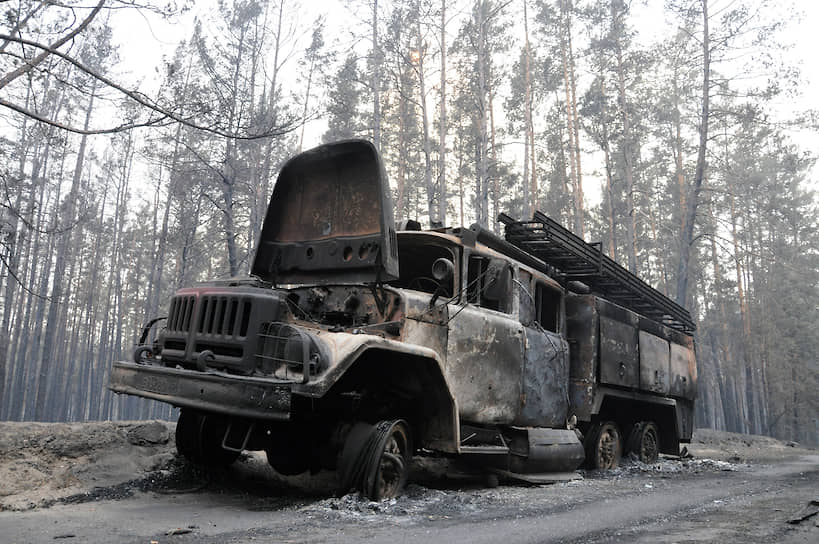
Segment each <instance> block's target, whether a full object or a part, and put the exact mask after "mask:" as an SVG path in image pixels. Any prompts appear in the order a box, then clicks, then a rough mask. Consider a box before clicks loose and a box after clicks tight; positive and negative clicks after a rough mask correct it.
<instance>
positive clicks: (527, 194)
mask: <svg viewBox="0 0 819 544" xmlns="http://www.w3.org/2000/svg"><path fill="white" fill-rule="evenodd" d="M528 3H529V2H528V0H523V35H524V40H525V42H524V67H523V69H524V77H523V79H524V85H525V89H524V109H525V111H524V116H525V124H526V143H525V152H524V155H526V156H525V157H524V159H523V162H524V164H523V172H524V174H523V202H524V210H523V213H524V219H529V218H531V217H532V214H533V213H534V211H535V210H536V209H537V207H538V188H537V157H536V155H537V152H536V150H535V127H534V122H533V120H532V117H533V115H532V114H533V112H532V110H533V105H532V102H533V101H532V48H531V46H530V44H529V12H528V9H527V4H528ZM529 161H531V165H530V164H529Z"/></svg>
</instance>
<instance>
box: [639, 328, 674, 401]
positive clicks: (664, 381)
mask: <svg viewBox="0 0 819 544" xmlns="http://www.w3.org/2000/svg"><path fill="white" fill-rule="evenodd" d="M639 336H640V388H642V389H644V390H646V391H651V392H653V393H661V394H663V395H666V394H668V388H669V384H670V381H669V347H668V341H667V340H665V339H664V338H660V337H659V336H654V335H653V334H650V333H647V332H645V331H640V334H639Z"/></svg>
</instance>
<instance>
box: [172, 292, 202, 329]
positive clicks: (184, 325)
mask: <svg viewBox="0 0 819 544" xmlns="http://www.w3.org/2000/svg"><path fill="white" fill-rule="evenodd" d="M195 303H196V297H194V296H192V295H191V296H184V297H174V298H173V300H171V309H170V311H169V312H168V323H167V325H166V326H167V328H168V330H169V331H173V332H188V331H189V330H190V329H191V317H192V316H193V307H194V304H195Z"/></svg>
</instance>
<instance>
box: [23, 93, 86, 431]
mask: <svg viewBox="0 0 819 544" xmlns="http://www.w3.org/2000/svg"><path fill="white" fill-rule="evenodd" d="M95 96H96V85H92V87H91V97H90V98H89V100H88V107H87V108H86V110H85V122H84V124H83V128H84V130H88V127H89V126H90V125H91V113H92V111H93V107H94V98H95ZM87 145H88V137H87V136H85V135H83V136H82V138H81V139H80V148H79V151H78V152H77V162H76V164H75V167H74V177H73V179H72V182H71V192H70V193H69V194H68V197H67V201H66V212H65V214H66V221H65V222H64V223H63V224H64V225H65V226H66V228H67V230H66V231H65V232H64V233H63V234H62V236H61V241H60V243H59V244H58V246H57V257H56V260H55V263H54V270H55V275H54V285H53V287H52V290H51V300H50V302H49V307H48V317H47V321H46V330H45V333H44V335H43V355H42V359H41V362H40V368H39V372H38V378H37V395H36V406H35V410H34V418H35V419H36V420H37V421H42V420H43V417H44V415H45V408H46V400H47V399H46V396H47V388H46V386H47V383H48V376H49V373H50V372H51V366H52V359H53V357H54V349H53V348H54V336H55V334H56V332H57V330H58V326H59V324H58V323H57V310H58V307H59V305H60V304H62V303H64V302H65V301H64V300H63V280H64V278H63V277H62V273H63V271H64V270H65V267H66V263H67V259H68V258H69V257H70V256H69V255H68V251H69V249H70V244H71V232H72V230H73V229H72V226H73V221H74V215H75V212H76V205H77V197H78V196H79V195H78V192H79V189H80V182H81V180H82V172H83V167H84V163H85V152H86V147H87Z"/></svg>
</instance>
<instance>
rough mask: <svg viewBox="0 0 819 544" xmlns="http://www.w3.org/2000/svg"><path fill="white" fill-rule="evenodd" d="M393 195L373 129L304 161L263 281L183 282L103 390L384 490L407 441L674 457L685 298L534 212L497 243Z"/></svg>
mask: <svg viewBox="0 0 819 544" xmlns="http://www.w3.org/2000/svg"><path fill="white" fill-rule="evenodd" d="M389 195H390V191H389V187H388V185H387V181H386V176H385V173H384V167H383V164H382V162H381V159H380V157H379V155H378V153H377V152H376V150H375V148H374V147H373V146H372V145H371V144H370V143H368V142H365V141H360V140H352V141H344V142H338V143H334V144H328V145H324V146H321V147H318V148H316V149H313V150H311V151H307V152H304V153H302V154H300V155H298V156H296V157H295V158H293V159H291V160H290V161H289V162H287V163H286V164H285V166H284V167H283V168H282V170H281V172H280V174H279V176H278V180H277V183H276V185H275V189H274V192H273V196H272V198H271V201H270V205H269V208H268V210H267V215H266V217H265V220H264V225H263V228H262V233H261V238H260V240H259V244H258V250H257V252H256V255H255V260H254V262H253V265H252V270H251V274H252V276H251V277H249V278H247V279H231V280H226V281H214V282H209V283H204V284H200V285H197V286H195V287H189V288H184V289H181V290H179V291H178V292H177V293H176V294H175V295H174V296H173V298H172V299H171V302H170V308H169V310H168V315H167V318H164V322H163V321H160V322H159V326H158V331H157V333H156V335H155V339H153V340H149V338H150V337H151V335H150V334H149V330H148V328H146V330H145V331H144V332H143V335H142V340H141V342H142V344H141V345H139V346H137V348H136V350H135V352H134V357H133V361H119V362H115V363H114V365H113V368H112V373H111V383H110V388H111V389H112V390H113V391H115V392H117V393H125V394H130V395H138V396H141V397H145V398H149V399H156V400H159V401H162V402H167V403H170V404H172V405H174V406H177V407H179V408H180V409H181V410H180V416H179V421H178V424H177V427H176V445H177V449H178V451H179V453H180V454H181V455H183V456H184V457H186V458H187V459H189V460H191V461H193V462H197V463H202V464H205V465H222V466H224V465H228V464H230V463H232V462H233V461H235V460H236V459H237V457H238V456H239V454H240V453H241V452H242V451H243V450H264V451H265V452H266V454H267V458H268V461H269V463H270V465H271V466H272V467H273V468H274V469H275V470H276V471H278V472H280V473H282V474H287V475H290V474H298V473H302V472H305V471H318V470H321V469H329V470H337V471H338V475H339V481H340V490H341V491H343V492H346V491H348V490H350V489H358V490H360V491H361V492H362V493H364V494H365V495H367V496H369V497H370V498H372V499H374V500H378V499H382V498H386V497H391V496H394V495H395V494H397V493H398V492H399V491H400V490H401V488H402V486H403V485H404V484H405V482H406V479H407V474H408V471H409V465H410V459H411V457H412V456H413V455H420V454H423V455H439V456H452V457H457V458H459V459H462V460H464V461H468V462H471V463H472V464H473V465H474V466H477V467H481V468H482V469H485V470H487V471H497V472H500V473H501V474H505V475H507V476H511V477H517V478H521V479H524V480H529V481H538V480H537V478H538V477H539V476H541V475H543V474H544V473H554V472H566V471H574V470H575V469H576V468H577V467H578V466H579V465H580V464H581V463H582V462H583V461H584V459H585V462H586V464H587V465H588V466H590V467H593V468H611V467H614V466H616V465H617V464H618V461H619V459H620V456H621V455H622V454H623V452H633V453H635V454H636V455H637V456H638V457H639V458H640V459H642V460H643V461H647V462H650V461H653V460H655V459H656V458H657V456H658V454H659V453H666V454H672V455H677V454H679V448H680V442H688V441H690V438H691V433H692V416H693V402H694V397H695V391H696V362H695V355H694V343H693V338H692V333H693V330H694V324H693V322H692V320H691V317H690V316H689V314H688V312H687V311H686V310H685V309H683V308H682V307H680V306H678V305H677V304H675V303H674V302H672V301H671V300H669V299H668V298H666V297H665V296H663V295H662V294H660V293H659V292H657V291H655V290H654V289H652V288H651V287H649V286H648V285H647V284H645V283H643V282H642V281H641V280H640V279H639V278H637V277H635V276H634V275H632V274H630V273H629V272H627V271H626V270H625V269H623V268H622V267H620V266H619V265H618V264H616V263H615V262H614V261H613V260H611V259H610V258H608V257H607V256H605V255H603V254H602V252H601V250H600V246H599V245H593V244H587V243H586V242H584V241H583V240H582V239H580V238H578V237H577V236H575V235H573V234H572V233H571V232H569V231H567V230H566V229H564V228H563V227H561V226H560V225H559V224H558V223H556V222H555V221H553V220H551V219H550V218H548V217H546V216H545V215H543V214H541V213H539V212H538V213H535V214H534V218H533V219H532V220H530V221H516V220H513V219H512V218H511V217H508V216H506V215H501V216H500V221H501V222H502V223H503V224H504V226H505V236H504V237H501V236H497V235H495V234H493V233H492V232H490V231H488V230H486V229H484V228H482V227H480V226H477V225H473V226H472V227H470V228H454V229H451V228H440V229H433V230H427V231H422V230H420V229H418V228H414V229H413V228H411V229H409V230H407V229H405V230H400V231H397V230H396V226H395V224H394V222H393V212H392V205H391V202H390V196H389ZM416 227H417V225H416ZM154 321H159V320H154ZM152 324H153V323H152Z"/></svg>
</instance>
